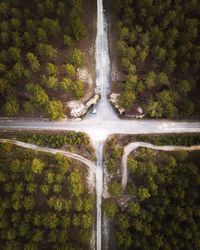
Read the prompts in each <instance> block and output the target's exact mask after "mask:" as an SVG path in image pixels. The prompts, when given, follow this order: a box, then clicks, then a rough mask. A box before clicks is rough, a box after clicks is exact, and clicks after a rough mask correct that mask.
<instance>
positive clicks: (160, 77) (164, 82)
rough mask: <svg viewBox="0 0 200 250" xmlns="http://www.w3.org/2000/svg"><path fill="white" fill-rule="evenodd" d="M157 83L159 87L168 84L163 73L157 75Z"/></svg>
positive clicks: (166, 77)
mask: <svg viewBox="0 0 200 250" xmlns="http://www.w3.org/2000/svg"><path fill="white" fill-rule="evenodd" d="M158 81H159V83H160V85H167V84H168V76H167V75H166V74H165V73H164V72H161V73H160V74H159V75H158Z"/></svg>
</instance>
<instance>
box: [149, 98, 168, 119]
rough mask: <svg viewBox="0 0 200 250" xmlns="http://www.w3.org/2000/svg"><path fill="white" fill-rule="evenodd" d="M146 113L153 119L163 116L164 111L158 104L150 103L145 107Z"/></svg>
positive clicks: (155, 102)
mask: <svg viewBox="0 0 200 250" xmlns="http://www.w3.org/2000/svg"><path fill="white" fill-rule="evenodd" d="M147 112H148V114H149V115H150V116H151V117H153V118H160V117H162V116H163V113H164V110H163V107H162V106H161V104H160V103H159V102H157V101H150V102H149V104H148V107H147Z"/></svg>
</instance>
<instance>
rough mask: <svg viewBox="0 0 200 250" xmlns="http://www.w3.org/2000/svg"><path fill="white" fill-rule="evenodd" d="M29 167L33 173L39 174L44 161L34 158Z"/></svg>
mask: <svg viewBox="0 0 200 250" xmlns="http://www.w3.org/2000/svg"><path fill="white" fill-rule="evenodd" d="M31 169H32V172H33V173H34V174H41V173H42V171H43V169H44V163H43V162H42V161H41V160H40V159H37V158H35V159H33V161H32V166H31Z"/></svg>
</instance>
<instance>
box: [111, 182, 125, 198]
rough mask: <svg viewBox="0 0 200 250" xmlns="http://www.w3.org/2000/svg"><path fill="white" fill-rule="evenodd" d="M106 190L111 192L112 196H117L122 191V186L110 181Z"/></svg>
mask: <svg viewBox="0 0 200 250" xmlns="http://www.w3.org/2000/svg"><path fill="white" fill-rule="evenodd" d="M108 192H109V193H110V194H111V196H112V197H115V198H117V197H119V196H120V195H121V192H122V186H121V184H120V183H119V182H117V181H112V182H111V183H110V184H109V186H108Z"/></svg>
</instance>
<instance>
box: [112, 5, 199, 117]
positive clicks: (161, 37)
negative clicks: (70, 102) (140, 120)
mask: <svg viewBox="0 0 200 250" xmlns="http://www.w3.org/2000/svg"><path fill="white" fill-rule="evenodd" d="M114 2H115V13H116V15H117V20H118V22H117V23H116V24H115V26H116V34H117V41H116V47H117V54H118V64H119V65H120V69H121V71H122V72H123V73H124V77H123V79H124V80H123V90H122V92H121V94H120V96H119V98H118V103H119V104H120V106H121V107H123V108H124V109H125V111H126V114H127V113H131V112H134V111H133V110H134V107H137V106H139V107H142V109H143V113H144V114H145V115H146V117H151V118H175V119H179V118H198V117H199V115H200V100H199V93H200V84H199V80H200V46H199V40H200V30H199V27H200V2H199V1H198V0H183V1H180V0H166V1H160V0H154V1H153V0H123V1H122V0H116V1H114ZM113 29H114V27H113Z"/></svg>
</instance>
